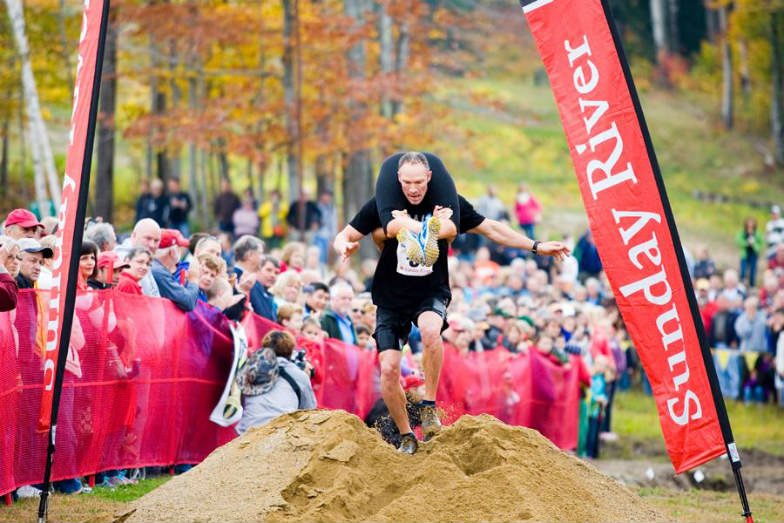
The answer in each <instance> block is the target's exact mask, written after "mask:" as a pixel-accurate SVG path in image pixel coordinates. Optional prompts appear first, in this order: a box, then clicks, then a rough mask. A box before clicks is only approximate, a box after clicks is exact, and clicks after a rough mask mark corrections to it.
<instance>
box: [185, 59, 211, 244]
mask: <svg viewBox="0 0 784 523" xmlns="http://www.w3.org/2000/svg"><path fill="white" fill-rule="evenodd" d="M196 60H197V58H196V57H195V56H191V64H190V65H191V74H190V75H189V76H188V108H189V109H190V110H191V115H192V117H195V116H196V112H197V110H198V107H199V102H198V100H199V95H198V84H197V80H196V74H195V71H193V69H195V67H194V64H195V62H196ZM198 170H199V159H198V151H197V150H196V142H195V141H194V138H193V137H191V139H190V141H189V142H188V193H189V194H190V197H191V201H192V202H193V207H194V215H196V216H198V217H199V218H200V219H202V222H201V226H202V228H204V229H205V230H206V229H207V227H208V223H207V221H206V217H205V216H204V214H203V212H202V211H203V209H202V200H201V194H202V192H203V191H204V187H203V186H201V184H200V183H199V182H200V180H199V175H198Z"/></svg>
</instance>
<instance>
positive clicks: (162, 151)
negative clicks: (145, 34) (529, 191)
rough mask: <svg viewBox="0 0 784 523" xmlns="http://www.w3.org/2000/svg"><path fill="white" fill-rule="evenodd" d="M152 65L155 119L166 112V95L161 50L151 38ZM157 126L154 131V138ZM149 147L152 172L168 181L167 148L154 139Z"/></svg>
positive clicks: (152, 99)
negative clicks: (161, 76) (162, 82)
mask: <svg viewBox="0 0 784 523" xmlns="http://www.w3.org/2000/svg"><path fill="white" fill-rule="evenodd" d="M150 65H151V67H152V77H151V78H150V96H151V100H150V102H151V104H152V107H151V111H150V112H151V113H152V115H153V117H155V118H157V117H160V116H161V115H163V114H164V113H165V112H166V93H165V92H163V91H162V89H161V85H160V80H159V78H158V74H159V69H160V67H161V59H160V48H159V47H158V46H157V45H156V44H155V42H154V41H153V39H152V38H150ZM156 127H157V124H156V125H155V126H154V127H153V129H152V134H153V136H154V135H155V132H156V131H157V130H158V129H156ZM148 147H149V148H150V150H149V152H148V161H149V162H150V170H151V171H152V172H154V175H155V176H156V177H158V178H160V179H161V180H166V179H167V178H168V177H169V160H168V158H167V155H166V148H165V147H162V146H158V145H156V144H154V143H153V140H152V138H150V142H149V145H148Z"/></svg>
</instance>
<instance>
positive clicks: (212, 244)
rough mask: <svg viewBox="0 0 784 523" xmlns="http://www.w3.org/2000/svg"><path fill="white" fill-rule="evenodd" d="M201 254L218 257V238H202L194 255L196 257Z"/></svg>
mask: <svg viewBox="0 0 784 523" xmlns="http://www.w3.org/2000/svg"><path fill="white" fill-rule="evenodd" d="M202 254H212V255H213V256H215V257H216V258H220V257H221V246H220V243H218V240H213V239H211V238H207V239H204V240H202V242H201V243H200V244H199V248H198V249H196V257H197V258H198V257H199V256H201V255H202Z"/></svg>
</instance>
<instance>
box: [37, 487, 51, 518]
mask: <svg viewBox="0 0 784 523" xmlns="http://www.w3.org/2000/svg"><path fill="white" fill-rule="evenodd" d="M48 515H49V489H48V488H45V489H43V490H42V491H41V502H40V503H39V504H38V523H46V518H47V517H48Z"/></svg>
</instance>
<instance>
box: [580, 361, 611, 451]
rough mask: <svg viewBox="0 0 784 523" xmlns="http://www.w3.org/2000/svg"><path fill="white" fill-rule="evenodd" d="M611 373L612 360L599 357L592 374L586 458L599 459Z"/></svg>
mask: <svg viewBox="0 0 784 523" xmlns="http://www.w3.org/2000/svg"><path fill="white" fill-rule="evenodd" d="M609 372H610V360H609V359H608V358H607V356H602V355H599V356H597V357H596V358H595V359H594V362H593V369H592V372H591V392H590V395H591V399H590V406H589V413H588V436H587V438H586V443H585V446H586V456H587V457H589V458H598V457H599V427H600V425H601V422H602V414H603V411H604V406H605V405H607V381H606V375H607V373H609Z"/></svg>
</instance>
